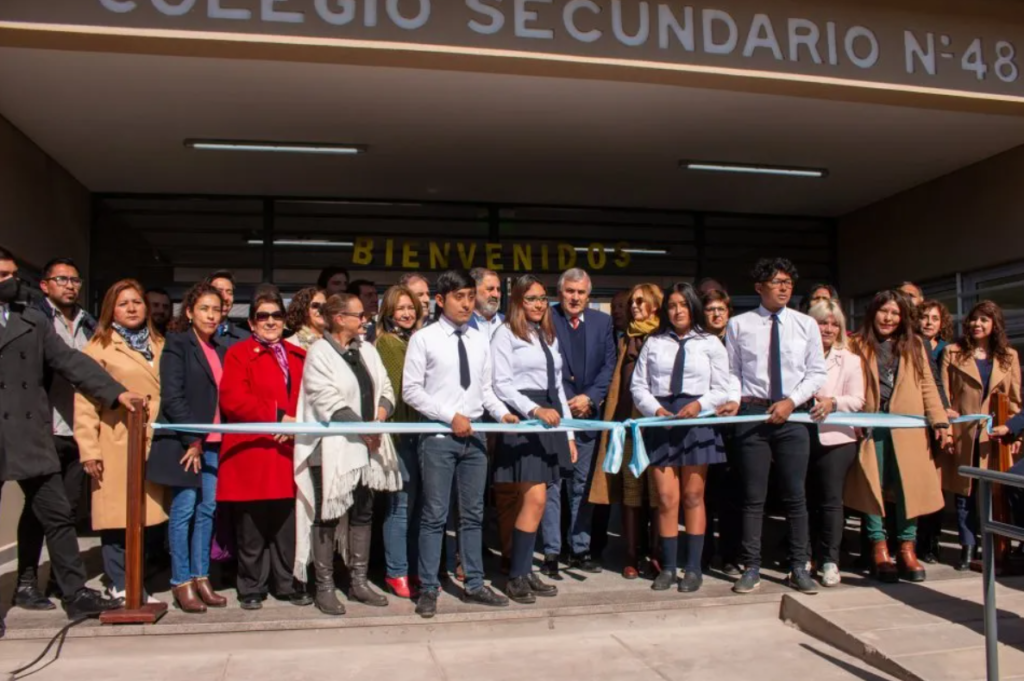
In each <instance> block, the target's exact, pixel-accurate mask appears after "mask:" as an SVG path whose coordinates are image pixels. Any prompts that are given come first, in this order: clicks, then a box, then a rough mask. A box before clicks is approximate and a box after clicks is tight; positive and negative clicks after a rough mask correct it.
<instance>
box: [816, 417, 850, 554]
mask: <svg viewBox="0 0 1024 681" xmlns="http://www.w3.org/2000/svg"><path fill="white" fill-rule="evenodd" d="M810 436H811V460H810V465H809V467H808V471H807V489H808V498H809V507H810V524H811V536H812V537H813V539H814V545H813V546H812V547H811V552H812V554H813V556H814V558H815V559H816V560H817V561H818V562H819V564H824V563H835V564H836V565H838V564H839V549H840V546H841V545H842V541H843V527H844V526H845V515H844V513H843V487H844V486H845V484H846V474H847V472H848V471H849V470H850V466H851V465H853V462H854V461H855V460H856V458H857V451H858V446H857V443H856V442H849V443H847V444H841V445H833V446H831V447H826V446H824V445H822V444H821V441H820V440H819V439H818V429H817V427H813V428H811V430H810Z"/></svg>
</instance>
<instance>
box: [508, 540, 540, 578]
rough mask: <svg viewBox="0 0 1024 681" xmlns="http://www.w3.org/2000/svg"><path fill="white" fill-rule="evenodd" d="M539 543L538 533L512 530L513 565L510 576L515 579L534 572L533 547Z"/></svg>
mask: <svg viewBox="0 0 1024 681" xmlns="http://www.w3.org/2000/svg"><path fill="white" fill-rule="evenodd" d="M536 541H537V533H536V532H523V531H522V530H520V529H518V528H516V529H514V530H512V565H511V566H509V567H510V569H509V573H508V576H509V577H511V578H513V579H515V578H516V577H524V576H526V575H528V574H530V573H531V572H533V545H534V543H535V542H536Z"/></svg>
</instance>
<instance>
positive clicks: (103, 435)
mask: <svg viewBox="0 0 1024 681" xmlns="http://www.w3.org/2000/svg"><path fill="white" fill-rule="evenodd" d="M163 349H164V343H163V339H159V340H157V339H154V340H153V364H152V366H150V364H149V362H147V361H146V359H145V358H144V357H143V356H142V355H140V354H139V353H137V352H135V351H134V350H132V349H131V348H129V347H128V345H127V344H126V343H125V342H124V339H123V338H121V336H119V335H118V334H117V333H113V334H112V335H111V340H110V343H108V344H106V346H104V345H103V344H102V343H101V342H100V341H99V340H98V339H94V340H93V341H92V342H90V343H89V345H88V346H87V347H86V348H85V350H84V352H85V354H87V355H88V356H89V357H92V358H93V359H94V360H96V361H97V362H99V364H100V366H102V367H103V368H104V369H106V371H107V372H108V373H109V374H110V375H111V377H113V379H114V380H115V381H117V382H118V383H120V384H121V385H123V386H124V387H125V388H127V389H128V390H129V391H131V392H136V393H139V394H141V395H147V396H149V422H150V423H152V422H153V420H154V419H155V418H156V415H157V412H159V411H160V354H161V353H162V352H163ZM152 440H153V431H152V429H147V433H146V456H147V457H148V456H149V446H150V443H151V442H152ZM75 441H76V442H78V449H79V454H80V457H81V460H82V461H83V462H85V461H102V462H103V480H102V481H100V482H97V481H96V480H93V479H91V478H90V485H91V489H92V527H93V529H94V530H116V529H124V527H125V525H126V524H127V519H126V516H127V503H128V494H127V491H128V412H126V411H125V410H124V409H121V408H116V409H110V408H109V407H108V406H106V405H100V404H98V403H96V402H93V401H92V400H90V399H89V398H87V397H85V396H84V395H82V394H81V393H78V394H76V395H75ZM145 489H146V504H145V512H146V526H147V527H148V526H153V525H159V524H160V523H162V522H165V521H166V520H167V512H166V510H165V508H166V496H167V495H166V491H165V489H164V488H163V487H161V486H160V485H156V484H154V483H151V482H148V481H147V482H146V485H145Z"/></svg>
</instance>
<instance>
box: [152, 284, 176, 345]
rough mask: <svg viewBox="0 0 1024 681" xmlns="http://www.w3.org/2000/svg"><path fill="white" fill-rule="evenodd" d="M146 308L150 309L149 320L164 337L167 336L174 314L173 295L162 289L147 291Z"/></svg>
mask: <svg viewBox="0 0 1024 681" xmlns="http://www.w3.org/2000/svg"><path fill="white" fill-rule="evenodd" d="M146 306H147V307H148V308H149V319H150V321H152V322H153V326H154V327H156V330H157V331H159V332H160V333H161V334H162V335H164V336H166V335H167V325H168V324H170V323H171V316H172V315H173V314H174V304H173V303H172V302H171V294H170V293H168V292H167V291H165V290H164V289H162V288H151V289H149V290H148V291H146Z"/></svg>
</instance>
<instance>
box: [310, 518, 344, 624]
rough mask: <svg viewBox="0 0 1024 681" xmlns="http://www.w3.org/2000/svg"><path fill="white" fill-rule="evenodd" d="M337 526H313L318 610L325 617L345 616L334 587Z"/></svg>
mask: <svg viewBox="0 0 1024 681" xmlns="http://www.w3.org/2000/svg"><path fill="white" fill-rule="evenodd" d="M337 527H338V526H337V525H313V532H312V534H313V536H312V541H313V568H314V570H315V572H316V598H315V599H314V601H313V602H314V603H316V607H317V609H319V610H320V612H322V613H323V614H325V615H332V616H334V617H338V616H340V615H344V614H345V606H344V605H342V603H341V601H339V600H338V594H337V590H336V588H335V586H334V533H335V530H337Z"/></svg>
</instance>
